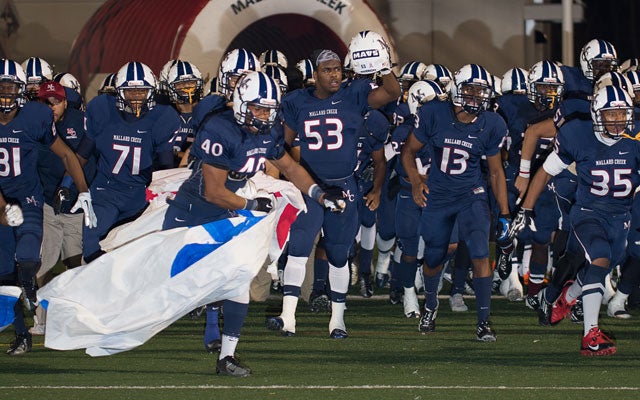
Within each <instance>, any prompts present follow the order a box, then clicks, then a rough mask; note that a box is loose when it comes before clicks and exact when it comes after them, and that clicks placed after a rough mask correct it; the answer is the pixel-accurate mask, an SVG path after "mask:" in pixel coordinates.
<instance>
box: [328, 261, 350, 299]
mask: <svg viewBox="0 0 640 400" xmlns="http://www.w3.org/2000/svg"><path fill="white" fill-rule="evenodd" d="M329 286H331V291H332V292H336V293H347V290H349V267H348V266H347V264H345V265H344V266H343V267H342V268H338V267H336V266H334V265H333V264H331V263H329Z"/></svg>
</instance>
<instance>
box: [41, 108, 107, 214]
mask: <svg viewBox="0 0 640 400" xmlns="http://www.w3.org/2000/svg"><path fill="white" fill-rule="evenodd" d="M56 131H57V134H58V136H60V138H61V139H62V141H63V142H65V144H66V145H67V146H69V148H71V150H73V151H76V149H77V148H78V145H79V144H80V141H81V140H82V138H83V137H84V134H85V131H84V113H83V112H82V111H80V110H76V109H75V108H67V109H66V110H65V112H64V115H63V118H62V119H61V120H60V121H58V122H56ZM82 169H83V171H84V175H85V179H86V180H87V184H90V183H91V180H92V179H93V176H94V175H95V170H96V161H95V157H90V158H89V159H88V160H87V163H86V164H85V165H84V167H83V168H82ZM65 173H66V170H65V167H64V164H63V163H62V160H61V159H60V157H58V156H57V155H55V154H54V153H53V152H52V151H51V150H49V149H48V148H41V149H40V156H39V157H38V174H39V175H40V182H41V183H42V188H43V190H44V199H45V201H46V203H47V204H49V205H52V204H53V195H54V194H55V191H56V189H57V188H58V186H59V185H60V182H61V180H62V178H63V177H64V175H65ZM69 190H70V194H71V199H70V201H67V202H64V203H63V208H62V209H61V211H62V212H65V213H66V212H69V209H70V208H71V206H73V204H74V203H75V199H76V197H77V196H78V189H77V188H76V186H75V184H72V185H71V187H70V188H69ZM79 212H82V211H79Z"/></svg>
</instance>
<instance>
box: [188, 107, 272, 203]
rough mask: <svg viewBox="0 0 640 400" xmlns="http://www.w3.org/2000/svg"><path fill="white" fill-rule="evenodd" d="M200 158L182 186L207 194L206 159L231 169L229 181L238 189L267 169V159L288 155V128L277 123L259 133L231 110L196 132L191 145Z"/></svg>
mask: <svg viewBox="0 0 640 400" xmlns="http://www.w3.org/2000/svg"><path fill="white" fill-rule="evenodd" d="M191 154H192V155H193V156H194V157H195V159H196V162H195V164H194V166H193V172H192V174H191V176H190V177H189V178H188V179H187V180H186V181H185V182H184V183H183V185H182V186H181V188H180V190H181V191H182V190H185V191H187V192H189V193H190V194H193V195H196V196H198V197H201V198H202V199H204V198H205V196H204V183H203V177H202V163H205V164H209V165H212V166H214V167H216V168H220V169H225V170H228V171H229V174H228V175H229V176H228V178H227V181H226V183H225V186H226V188H227V189H229V190H230V191H232V192H235V191H236V190H238V189H239V188H241V187H242V186H244V185H245V183H246V179H248V178H250V177H251V176H253V175H254V174H255V173H256V172H258V171H263V170H264V169H265V161H266V160H271V159H276V160H277V159H279V158H281V157H282V156H283V155H284V131H283V128H282V125H279V124H276V125H275V126H274V128H273V129H271V131H270V132H269V133H268V134H260V135H256V134H253V133H251V132H249V131H248V130H246V129H243V128H241V127H240V126H239V125H238V123H237V122H236V121H235V119H234V118H233V110H227V111H224V112H222V113H219V114H217V115H216V116H214V117H212V118H210V119H209V120H208V121H206V123H205V124H204V125H203V126H202V128H201V129H200V130H199V131H198V133H197V134H196V139H195V141H194V143H193V146H192V147H191Z"/></svg>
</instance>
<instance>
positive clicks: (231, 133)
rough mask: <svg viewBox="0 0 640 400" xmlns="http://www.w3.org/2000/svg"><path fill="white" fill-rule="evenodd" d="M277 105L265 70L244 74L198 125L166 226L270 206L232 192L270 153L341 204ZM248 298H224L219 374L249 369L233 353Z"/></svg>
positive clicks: (324, 197) (295, 178) (313, 189)
mask: <svg viewBox="0 0 640 400" xmlns="http://www.w3.org/2000/svg"><path fill="white" fill-rule="evenodd" d="M279 105H280V89H279V87H278V85H277V84H276V83H275V81H274V80H273V79H271V78H270V77H269V76H267V75H266V74H265V73H263V72H249V73H247V74H246V75H244V76H243V77H241V78H240V80H239V81H238V82H237V84H236V85H235V89H234V94H233V109H230V110H225V111H223V112H221V113H219V114H217V115H215V116H213V117H212V118H210V119H209V120H208V121H206V123H205V124H204V125H203V126H202V127H201V128H200V129H199V130H198V132H197V134H196V139H195V142H194V144H193V146H192V155H193V156H194V157H195V164H194V166H193V172H192V174H191V176H190V177H189V178H188V179H187V180H186V181H185V182H184V183H183V184H182V186H181V187H180V189H179V191H178V193H177V194H176V196H175V198H174V199H172V200H168V203H169V209H168V210H167V213H166V215H165V219H164V224H163V229H171V228H175V227H179V226H194V225H201V224H204V223H207V222H211V221H215V220H219V219H224V218H229V217H232V216H235V215H237V212H236V211H237V210H241V209H244V210H255V211H263V212H269V211H270V210H271V208H272V207H273V204H272V200H271V199H270V198H268V197H257V198H255V199H245V198H243V197H240V196H238V195H237V194H235V193H234V192H235V191H236V190H237V189H239V188H241V187H242V186H244V185H245V183H246V182H247V179H249V178H251V177H252V176H253V175H254V174H255V173H256V172H258V171H263V170H264V166H265V161H266V160H267V159H269V160H271V161H272V162H273V163H274V164H275V165H276V167H277V168H278V169H279V170H280V171H281V172H282V173H283V174H284V175H285V176H286V177H287V178H288V179H289V180H290V181H291V182H293V183H294V184H295V185H296V186H297V187H298V188H299V189H300V190H301V191H303V192H305V193H312V194H313V197H314V199H315V201H316V202H317V203H318V204H319V205H321V207H322V205H324V206H326V207H338V205H337V204H336V202H337V199H338V196H331V195H329V194H327V193H325V192H324V191H323V190H322V189H320V188H319V187H318V185H317V184H315V182H314V181H313V179H312V178H311V177H310V176H309V174H308V173H307V172H306V171H305V170H304V169H303V168H301V167H300V165H299V164H297V163H296V162H295V161H293V159H292V158H291V157H290V156H289V154H288V153H286V152H285V150H284V133H283V131H282V126H281V124H280V123H279V122H280V121H279V119H278V116H277V112H278V108H279ZM230 268H233V266H230ZM248 303H249V292H248V291H247V292H246V293H243V294H242V295H240V296H238V297H235V298H233V299H226V300H224V302H223V307H224V320H225V322H224V327H223V336H222V345H221V348H220V355H219V357H218V363H217V367H216V371H217V373H218V374H221V375H231V376H248V375H250V374H251V370H250V369H249V368H247V367H245V366H243V365H242V364H240V363H239V362H238V360H237V359H236V357H235V349H236V346H237V343H238V339H239V337H240V330H241V328H242V324H243V322H244V318H245V316H246V314H247V309H248V305H249V304H248ZM216 322H217V321H216Z"/></svg>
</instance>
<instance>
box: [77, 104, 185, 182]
mask: <svg viewBox="0 0 640 400" xmlns="http://www.w3.org/2000/svg"><path fill="white" fill-rule="evenodd" d="M115 101H116V99H115V97H113V96H109V95H101V96H98V97H96V98H94V99H93V100H92V101H91V102H90V103H89V104H88V106H87V113H86V118H85V121H86V122H85V126H86V131H87V133H86V136H87V138H88V139H90V140H91V141H92V142H93V144H94V146H95V149H96V150H97V153H98V155H99V158H98V172H97V176H98V177H101V178H102V179H106V180H108V181H110V182H112V183H113V182H115V183H117V184H122V185H123V186H132V187H135V186H141V185H142V186H146V185H147V184H148V183H149V182H150V180H151V173H152V172H153V161H154V158H155V157H156V156H157V155H158V154H160V153H163V152H168V153H169V154H170V153H171V152H172V148H173V144H172V142H171V139H172V138H173V135H174V133H175V132H176V130H178V128H179V127H180V118H179V117H178V113H177V112H176V110H175V109H173V107H170V106H164V105H156V106H155V107H154V108H153V109H152V110H150V111H149V112H147V113H146V114H145V115H144V116H143V117H142V118H140V119H136V120H133V121H131V120H129V121H128V120H125V117H124V115H123V113H121V112H120V111H119V110H118V109H117V108H116V103H115ZM91 150H93V149H91ZM87 153H88V151H85V150H84V149H83V151H82V152H81V153H79V154H80V155H81V156H82V157H85V158H87V157H88V156H89V155H90V154H87Z"/></svg>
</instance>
